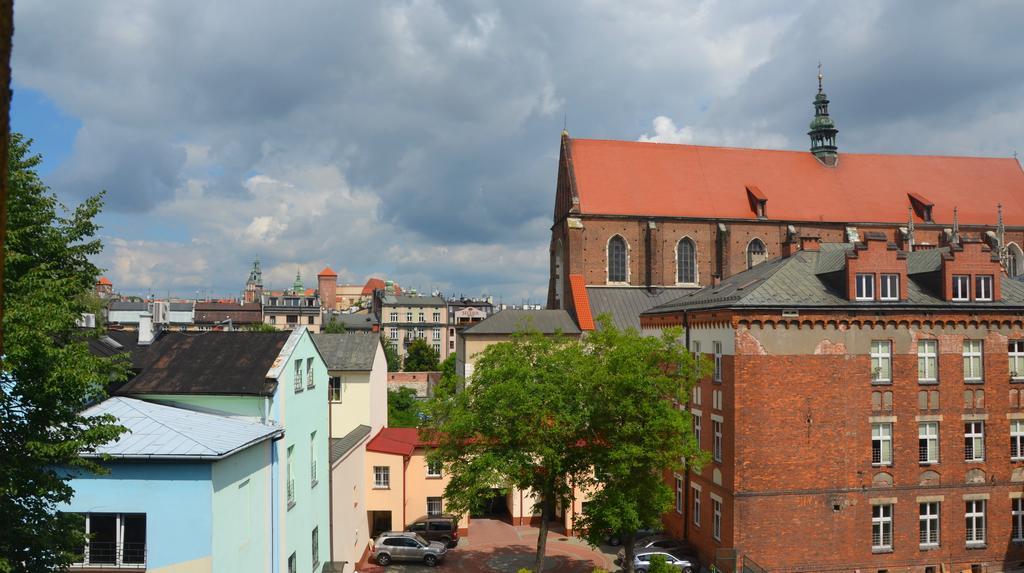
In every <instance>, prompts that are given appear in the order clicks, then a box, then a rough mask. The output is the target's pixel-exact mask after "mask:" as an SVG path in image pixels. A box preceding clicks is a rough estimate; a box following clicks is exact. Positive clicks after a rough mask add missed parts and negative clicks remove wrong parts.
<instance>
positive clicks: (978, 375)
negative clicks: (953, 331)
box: [963, 338, 985, 382]
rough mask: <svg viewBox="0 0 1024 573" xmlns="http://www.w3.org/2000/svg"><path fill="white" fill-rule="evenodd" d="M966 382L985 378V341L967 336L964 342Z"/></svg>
mask: <svg viewBox="0 0 1024 573" xmlns="http://www.w3.org/2000/svg"><path fill="white" fill-rule="evenodd" d="M963 349H964V350H963V358H964V382H983V381H984V380H985V341H983V340H981V339H972V338H965V339H964V344H963Z"/></svg>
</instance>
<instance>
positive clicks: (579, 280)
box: [569, 275, 594, 330]
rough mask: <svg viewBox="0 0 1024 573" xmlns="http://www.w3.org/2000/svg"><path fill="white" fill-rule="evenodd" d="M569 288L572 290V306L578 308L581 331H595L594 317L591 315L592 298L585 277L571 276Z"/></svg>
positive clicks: (577, 315)
mask: <svg viewBox="0 0 1024 573" xmlns="http://www.w3.org/2000/svg"><path fill="white" fill-rule="evenodd" d="M569 286H570V287H571V288H572V304H573V306H574V307H576V324H577V325H579V327H580V330H594V317H593V315H592V314H591V313H590V298H589V297H588V296H587V285H586V282H585V281H584V280H583V275H569Z"/></svg>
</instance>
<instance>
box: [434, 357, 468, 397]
mask: <svg viewBox="0 0 1024 573" xmlns="http://www.w3.org/2000/svg"><path fill="white" fill-rule="evenodd" d="M460 382H461V380H460V378H459V374H458V372H456V371H455V355H454V354H449V355H448V358H445V359H444V361H443V362H441V378H440V379H439V380H438V381H437V386H436V387H434V392H435V393H438V392H441V393H445V394H453V393H455V391H456V390H458V388H459V387H460V386H461V384H460Z"/></svg>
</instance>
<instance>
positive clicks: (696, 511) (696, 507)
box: [690, 484, 700, 527]
mask: <svg viewBox="0 0 1024 573" xmlns="http://www.w3.org/2000/svg"><path fill="white" fill-rule="evenodd" d="M690 489H691V490H692V491H693V524H694V525H695V526H697V527H700V486H698V485H697V484H691V485H690Z"/></svg>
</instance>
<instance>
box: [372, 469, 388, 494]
mask: <svg viewBox="0 0 1024 573" xmlns="http://www.w3.org/2000/svg"><path fill="white" fill-rule="evenodd" d="M390 487H391V468H390V467H388V466H373V489H388V488H390Z"/></svg>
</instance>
